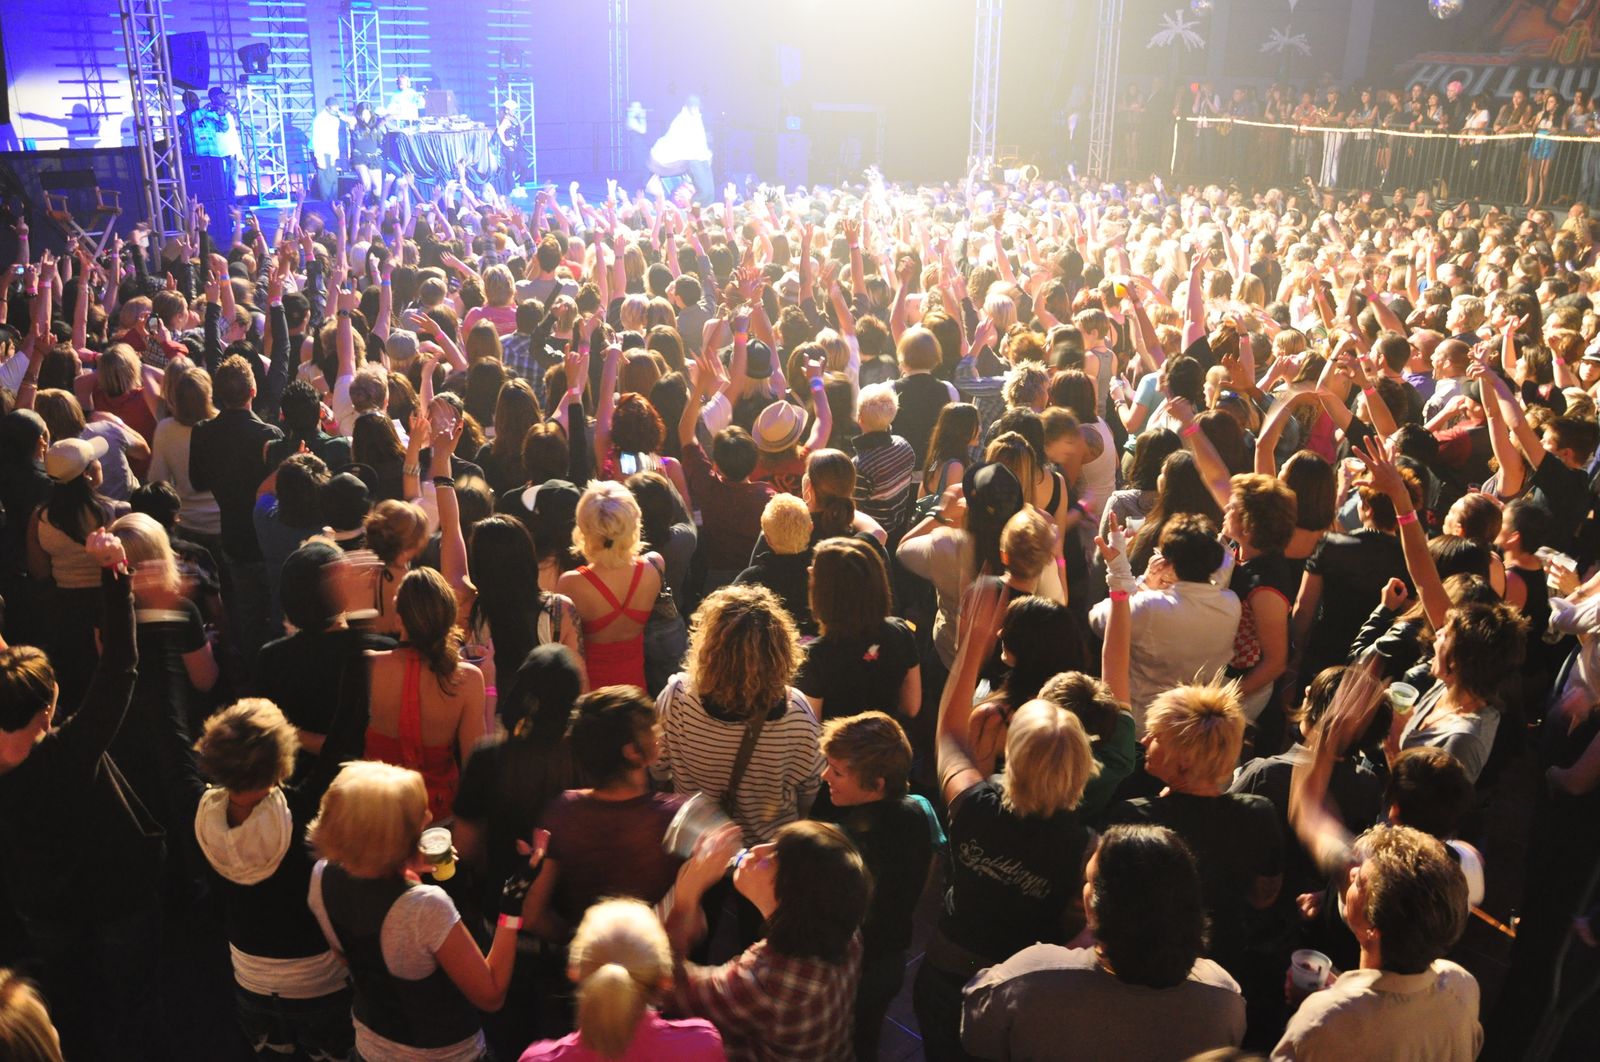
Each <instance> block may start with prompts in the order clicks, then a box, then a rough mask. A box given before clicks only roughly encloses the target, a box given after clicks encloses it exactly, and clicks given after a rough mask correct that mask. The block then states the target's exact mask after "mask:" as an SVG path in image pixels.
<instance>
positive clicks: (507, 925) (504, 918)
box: [495, 914, 522, 930]
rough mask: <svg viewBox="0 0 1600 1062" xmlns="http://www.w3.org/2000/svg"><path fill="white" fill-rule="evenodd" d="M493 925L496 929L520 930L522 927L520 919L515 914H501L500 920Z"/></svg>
mask: <svg viewBox="0 0 1600 1062" xmlns="http://www.w3.org/2000/svg"><path fill="white" fill-rule="evenodd" d="M495 926H496V928H498V929H517V930H520V929H521V928H522V919H520V918H518V917H517V916H516V915H508V914H503V915H501V916H500V920H499V921H498V922H496V923H495Z"/></svg>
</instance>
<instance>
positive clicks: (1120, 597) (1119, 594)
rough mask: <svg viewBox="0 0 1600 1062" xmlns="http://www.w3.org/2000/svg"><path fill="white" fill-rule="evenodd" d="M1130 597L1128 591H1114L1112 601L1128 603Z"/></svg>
mask: <svg viewBox="0 0 1600 1062" xmlns="http://www.w3.org/2000/svg"><path fill="white" fill-rule="evenodd" d="M1128 596H1129V595H1128V592H1127V591H1126V590H1113V591H1111V600H1113V601H1126V600H1128Z"/></svg>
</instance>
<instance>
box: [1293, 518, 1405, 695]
mask: <svg viewBox="0 0 1600 1062" xmlns="http://www.w3.org/2000/svg"><path fill="white" fill-rule="evenodd" d="M1306 574H1308V575H1320V576H1321V577H1322V603H1321V606H1320V607H1319V608H1318V611H1317V620H1316V624H1315V625H1314V626H1313V627H1312V628H1311V640H1310V644H1308V645H1307V646H1306V655H1305V663H1304V664H1303V665H1302V667H1301V669H1300V673H1301V674H1302V675H1305V676H1314V675H1316V674H1317V673H1318V672H1319V671H1321V670H1322V669H1323V668H1325V667H1331V666H1332V665H1334V664H1342V663H1344V662H1345V660H1346V658H1347V656H1348V655H1349V652H1350V643H1351V642H1353V641H1354V640H1355V637H1356V634H1357V633H1358V632H1359V631H1360V630H1361V625H1362V624H1363V623H1365V622H1366V619H1367V617H1368V616H1370V615H1372V610H1373V609H1374V608H1376V607H1377V605H1378V602H1379V601H1380V600H1381V599H1382V597H1383V588H1384V586H1385V585H1386V584H1387V583H1388V582H1389V580H1390V579H1400V580H1401V581H1403V582H1404V583H1405V584H1406V585H1407V586H1410V585H1411V577H1410V576H1409V575H1407V574H1406V557H1405V552H1404V550H1402V549H1401V547H1400V540H1399V539H1398V538H1396V537H1395V536H1394V535H1386V534H1384V533H1383V532H1381V531H1374V530H1370V529H1362V530H1360V531H1357V532H1356V533H1355V534H1353V535H1338V534H1330V535H1324V536H1323V538H1322V541H1321V542H1320V543H1319V544H1318V545H1317V548H1316V551H1315V552H1313V553H1312V554H1311V556H1310V557H1309V558H1308V559H1307V560H1306Z"/></svg>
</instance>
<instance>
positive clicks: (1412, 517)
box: [1394, 509, 1417, 527]
mask: <svg viewBox="0 0 1600 1062" xmlns="http://www.w3.org/2000/svg"><path fill="white" fill-rule="evenodd" d="M1394 522H1395V523H1396V524H1399V525H1400V526H1401V527H1404V526H1406V525H1407V524H1414V523H1416V522H1417V511H1416V510H1415V509H1412V510H1411V511H1410V512H1408V513H1401V514H1400V515H1399V516H1396V517H1395V518H1394Z"/></svg>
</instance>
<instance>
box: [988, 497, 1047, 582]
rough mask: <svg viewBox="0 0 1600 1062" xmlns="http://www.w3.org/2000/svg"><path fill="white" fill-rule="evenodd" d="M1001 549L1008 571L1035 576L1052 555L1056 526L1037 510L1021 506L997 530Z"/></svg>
mask: <svg viewBox="0 0 1600 1062" xmlns="http://www.w3.org/2000/svg"><path fill="white" fill-rule="evenodd" d="M1000 552H1001V553H1003V554H1005V562H1006V570H1007V571H1009V572H1011V573H1013V574H1015V575H1016V576H1018V577H1019V578H1022V579H1036V578H1038V577H1039V573H1040V572H1042V571H1044V569H1045V565H1047V564H1049V563H1050V560H1051V558H1052V557H1054V556H1055V552H1056V535H1055V529H1054V528H1052V527H1051V526H1050V521H1048V520H1046V519H1045V518H1044V517H1043V516H1042V515H1040V513H1039V511H1038V510H1037V509H1035V508H1034V507H1033V506H1031V505H1024V506H1023V507H1022V508H1021V509H1019V510H1018V511H1017V512H1016V513H1015V514H1014V515H1013V516H1012V517H1011V519H1009V520H1007V521H1006V523H1005V526H1004V527H1003V528H1001V529H1000Z"/></svg>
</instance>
